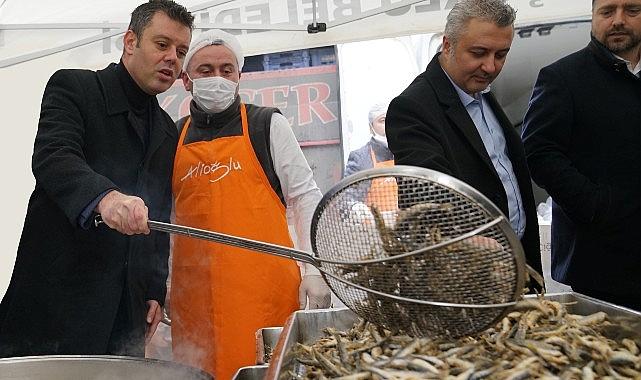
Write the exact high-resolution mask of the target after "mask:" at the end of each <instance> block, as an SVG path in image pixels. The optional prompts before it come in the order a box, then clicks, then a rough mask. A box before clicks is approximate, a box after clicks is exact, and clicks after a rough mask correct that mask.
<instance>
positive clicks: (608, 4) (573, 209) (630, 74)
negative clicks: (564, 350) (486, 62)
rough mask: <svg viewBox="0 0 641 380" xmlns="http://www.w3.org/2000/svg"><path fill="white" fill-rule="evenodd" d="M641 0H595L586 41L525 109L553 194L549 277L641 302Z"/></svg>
mask: <svg viewBox="0 0 641 380" xmlns="http://www.w3.org/2000/svg"><path fill="white" fill-rule="evenodd" d="M640 72H641V0H595V1H593V2H592V40H591V41H590V43H589V44H588V46H587V47H585V48H583V49H582V50H579V51H578V52H575V53H573V54H570V55H569V56H567V57H565V58H562V59H561V60H559V61H557V62H555V63H553V64H551V65H549V66H547V67H544V68H543V69H541V72H540V73H539V77H538V79H537V82H536V85H535V87H534V92H533V94H532V98H531V100H530V106H529V109H528V111H527V114H526V115H525V119H524V126H525V128H524V130H523V142H524V144H525V151H526V154H527V160H528V163H529V165H530V167H531V168H532V177H533V178H534V180H535V181H536V183H538V184H539V186H541V187H543V188H544V189H545V190H547V191H548V193H549V194H550V195H551V196H552V200H553V204H552V278H554V279H555V280H558V281H561V282H564V283H567V284H569V285H571V286H572V289H574V290H575V291H577V292H580V293H584V294H587V295H590V296H593V297H596V298H599V299H603V300H606V301H609V302H613V303H615V304H620V305H624V306H628V307H631V308H633V309H637V310H641V238H639V232H641V212H640V207H639V205H640V203H641V202H640V201H641V132H640V131H641V79H639V75H640Z"/></svg>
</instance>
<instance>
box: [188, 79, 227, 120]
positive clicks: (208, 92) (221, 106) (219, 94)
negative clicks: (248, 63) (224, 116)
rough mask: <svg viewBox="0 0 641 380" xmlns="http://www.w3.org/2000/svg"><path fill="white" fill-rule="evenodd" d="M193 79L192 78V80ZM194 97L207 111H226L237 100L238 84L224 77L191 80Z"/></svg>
mask: <svg viewBox="0 0 641 380" xmlns="http://www.w3.org/2000/svg"><path fill="white" fill-rule="evenodd" d="M190 79H191V78H190ZM191 81H192V83H193V84H194V85H193V88H192V96H193V98H194V101H195V102H196V104H198V105H199V106H200V107H201V108H202V109H204V110H205V111H209V112H213V113H219V112H223V111H224V110H226V109H227V108H228V107H229V106H231V105H232V103H233V102H234V99H236V90H237V89H238V83H236V82H233V81H230V80H228V79H225V78H223V77H205V78H196V79H192V80H191Z"/></svg>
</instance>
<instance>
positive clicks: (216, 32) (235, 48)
mask: <svg viewBox="0 0 641 380" xmlns="http://www.w3.org/2000/svg"><path fill="white" fill-rule="evenodd" d="M210 45H223V46H225V47H226V48H228V49H229V50H231V51H232V53H234V55H235V56H236V61H237V62H238V71H242V70H243V64H245V56H244V55H243V49H242V48H241V47H240V43H238V40H237V39H236V37H234V35H232V34H229V33H227V32H225V31H222V30H220V29H210V30H208V31H206V32H202V33H200V34H199V35H198V36H197V37H196V38H194V39H193V40H192V41H191V45H190V46H189V51H188V52H187V55H186V56H185V62H183V70H185V71H187V65H189V61H191V57H193V56H194V54H196V52H197V51H198V50H200V49H202V48H204V47H207V46H210Z"/></svg>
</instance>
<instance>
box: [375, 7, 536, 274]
mask: <svg viewBox="0 0 641 380" xmlns="http://www.w3.org/2000/svg"><path fill="white" fill-rule="evenodd" d="M515 16H516V14H515V11H514V9H512V7H510V6H509V5H508V4H506V3H505V2H504V1H503V0H462V1H459V2H458V3H456V4H455V5H454V7H453V8H452V10H451V11H450V13H449V15H448V16H447V23H446V26H445V32H444V36H443V51H442V53H439V54H437V55H436V56H435V57H434V58H433V59H432V61H431V62H430V64H429V65H428V66H427V70H425V72H424V73H422V74H421V75H419V76H418V77H416V79H414V81H413V82H412V84H410V85H409V87H408V88H406V89H405V90H404V91H403V92H402V93H401V95H399V96H398V97H396V98H395V99H394V100H393V101H392V103H391V104H390V106H389V109H388V111H387V119H386V122H385V127H386V131H387V140H388V143H389V147H390V149H391V151H392V153H393V154H394V157H395V160H396V164H398V165H414V166H421V167H425V168H429V169H434V170H437V171H439V172H443V173H446V174H449V175H451V176H454V177H456V178H458V179H460V180H462V181H464V182H466V183H468V184H469V185H471V186H472V187H474V188H476V189H477V190H479V191H480V192H481V193H483V194H484V195H485V196H486V197H488V198H489V199H490V200H491V201H492V202H494V203H495V204H496V205H497V206H498V207H499V208H500V209H501V211H503V213H504V214H505V215H506V216H508V218H509V221H510V224H511V225H512V227H513V229H514V230H515V232H516V233H517V235H518V236H519V237H520V239H521V242H522V244H523V248H524V250H525V256H526V260H527V262H528V264H529V265H530V266H532V267H533V268H534V269H535V270H537V271H538V272H539V273H540V272H541V255H540V250H539V249H540V248H539V231H538V223H537V217H536V209H535V205H534V196H533V194H532V187H531V182H530V176H529V173H528V169H527V165H526V162H525V155H524V152H523V146H522V145H521V140H520V138H519V135H518V133H517V132H516V131H515V129H514V128H513V126H512V124H511V123H510V121H509V120H508V118H507V116H506V115H505V114H504V113H503V111H502V110H501V107H500V106H499V104H498V103H497V101H496V99H495V98H494V96H493V95H492V93H491V92H489V85H490V83H492V81H493V80H494V79H495V78H496V77H497V76H498V75H499V73H500V72H501V69H502V67H503V64H504V63H505V59H506V57H507V53H508V51H509V50H510V46H511V44H512V38H513V36H514V27H513V23H514V19H515Z"/></svg>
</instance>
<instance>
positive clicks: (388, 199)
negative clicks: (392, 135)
mask: <svg viewBox="0 0 641 380" xmlns="http://www.w3.org/2000/svg"><path fill="white" fill-rule="evenodd" d="M369 153H370V156H371V157H372V162H373V163H374V168H387V167H392V166H394V160H387V161H377V160H376V155H375V154H374V149H372V147H371V146H370V148H369ZM366 204H367V205H368V206H370V207H372V206H376V207H377V208H378V211H395V210H396V209H398V186H397V185H396V179H395V178H394V177H384V178H376V179H374V180H373V181H372V184H371V186H370V188H369V191H368V192H367V202H366Z"/></svg>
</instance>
